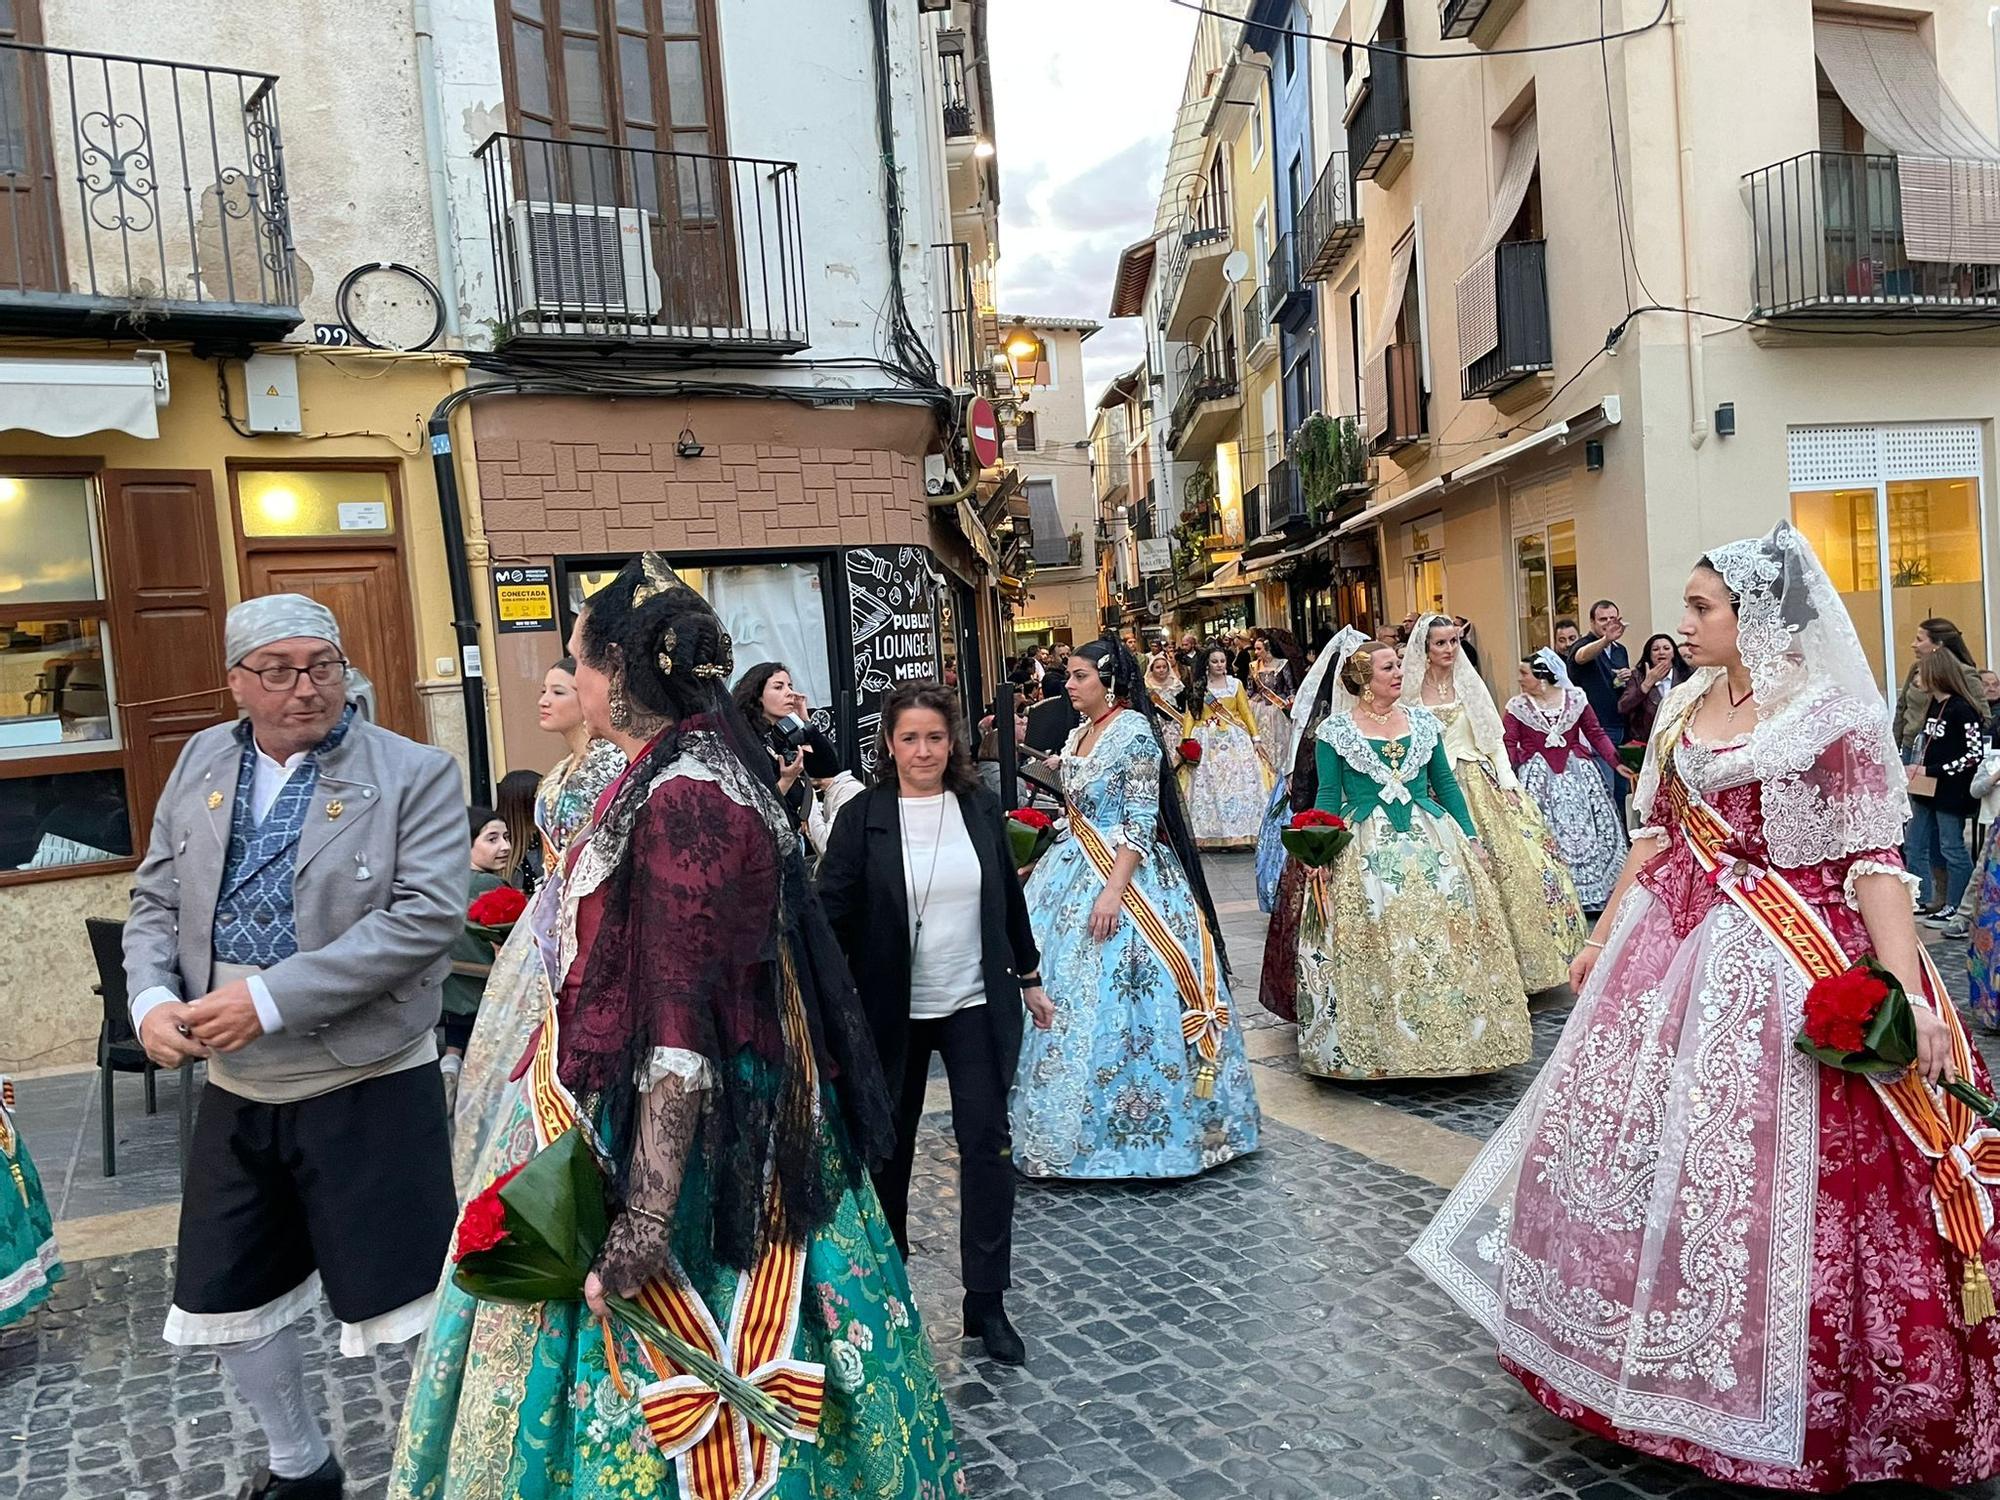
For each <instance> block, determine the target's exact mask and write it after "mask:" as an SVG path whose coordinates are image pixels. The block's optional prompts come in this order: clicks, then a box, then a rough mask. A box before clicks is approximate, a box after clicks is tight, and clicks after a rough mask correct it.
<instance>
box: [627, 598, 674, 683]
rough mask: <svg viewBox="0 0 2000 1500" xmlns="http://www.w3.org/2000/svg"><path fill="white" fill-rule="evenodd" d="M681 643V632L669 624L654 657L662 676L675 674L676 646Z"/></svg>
mask: <svg viewBox="0 0 2000 1500" xmlns="http://www.w3.org/2000/svg"><path fill="white" fill-rule="evenodd" d="M634 597H635V598H636V597H637V596H636V595H635V596H634ZM680 643H681V637H680V632H679V631H677V630H675V629H674V627H673V626H671V625H669V626H668V627H667V628H666V630H665V631H664V632H663V633H662V634H661V636H660V650H659V654H658V655H657V656H656V657H655V658H654V660H656V661H658V662H659V664H660V675H661V676H662V677H671V676H673V675H674V647H676V646H678V645H679V644H680Z"/></svg>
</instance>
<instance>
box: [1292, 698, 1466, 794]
mask: <svg viewBox="0 0 2000 1500" xmlns="http://www.w3.org/2000/svg"><path fill="white" fill-rule="evenodd" d="M1403 716H1404V717H1405V718H1406V719H1408V720H1409V721H1410V733H1409V741H1410V749H1409V753H1408V754H1407V755H1405V756H1404V757H1403V763H1402V765H1401V766H1400V767H1394V768H1392V767H1391V766H1390V765H1389V763H1388V762H1387V761H1386V760H1384V759H1383V758H1382V755H1381V752H1380V751H1378V750H1377V749H1376V748H1375V746H1376V745H1377V744H1378V743H1379V741H1375V740H1371V739H1369V738H1368V736H1367V735H1365V734H1363V733H1362V732H1361V726H1360V725H1359V724H1357V723H1355V722H1354V716H1353V715H1352V714H1333V715H1331V716H1329V717H1328V719H1327V721H1326V722H1325V723H1324V724H1322V725H1320V727H1319V738H1320V739H1321V740H1322V741H1323V742H1324V743H1326V744H1328V745H1330V746H1332V747H1333V750H1334V753H1335V754H1337V755H1338V756H1339V757H1340V758H1341V759H1342V760H1344V761H1346V762H1347V764H1348V765H1349V766H1351V767H1353V768H1354V770H1356V771H1357V772H1359V773H1360V774H1361V775H1363V776H1366V777H1367V778H1368V779H1369V780H1370V781H1373V782H1374V783H1375V784H1376V785H1378V786H1381V787H1384V788H1387V787H1389V786H1391V785H1396V786H1406V785H1408V784H1409V783H1410V782H1412V781H1414V780H1416V779H1417V777H1419V776H1421V775H1423V774H1424V770H1425V768H1426V767H1427V766H1429V765H1430V763H1431V752H1432V751H1433V750H1435V749H1436V748H1437V742H1438V737H1439V736H1440V735H1441V734H1443V733H1444V728H1443V726H1442V725H1440V724H1439V723H1438V719H1437V715H1436V714H1434V713H1432V712H1431V711H1430V710H1429V709H1427V708H1423V707H1417V708H1408V707H1406V708H1404V710H1403ZM1384 800H1385V801H1391V802H1393V801H1397V800H1400V799H1398V798H1396V797H1388V798H1385V799H1384Z"/></svg>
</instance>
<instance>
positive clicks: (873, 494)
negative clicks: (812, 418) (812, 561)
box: [475, 435, 930, 561]
mask: <svg viewBox="0 0 2000 1500" xmlns="http://www.w3.org/2000/svg"><path fill="white" fill-rule="evenodd" d="M475 452H476V456H477V459H478V463H479V491H480V499H481V504H482V506H483V508H484V513H485V519H486V535H487V539H488V541H489V543H490V544H491V547H492V551H493V556H494V558H495V559H496V560H502V561H504V560H506V559H508V558H517V557H541V556H551V555H553V556H561V555H564V554H575V553H591V552H633V551H638V550H640V549H642V548H647V547H655V548H659V549H661V550H663V551H668V552H671V551H676V550H679V551H710V550H715V549H721V548H735V547H742V548H768V547H813V546H836V545H839V546H858V545H860V544H862V543H869V542H875V543H904V542H908V543H916V544H919V545H922V544H927V543H928V542H929V540H930V518H929V512H928V508H927V507H926V505H925V502H924V493H923V471H922V465H921V463H920V461H919V460H918V459H917V458H916V457H914V456H913V455H911V454H907V453H899V452H893V451H887V450H884V449H880V448H875V449H856V448H823V447H822V448H813V447H800V446H793V445H789V444H777V443H720V444H712V445H710V446H709V449H708V452H707V453H705V454H704V455H703V456H702V457H700V458H682V457H680V456H679V455H678V454H676V453H675V452H674V444H673V442H671V441H666V442H650V441H642V440H636V439H629V438H628V439H625V440H622V441H621V440H618V439H613V438H608V437H599V438H598V439H597V440H595V441H590V442H565V441H555V440H549V439H531V438H511V437H499V436H493V437H488V436H484V435H480V436H478V437H477V441H476V448H475Z"/></svg>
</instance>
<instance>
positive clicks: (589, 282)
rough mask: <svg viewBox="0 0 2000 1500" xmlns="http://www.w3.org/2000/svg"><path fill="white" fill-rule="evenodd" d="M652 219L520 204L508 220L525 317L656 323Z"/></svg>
mask: <svg viewBox="0 0 2000 1500" xmlns="http://www.w3.org/2000/svg"><path fill="white" fill-rule="evenodd" d="M652 217H653V216H652V215H651V214H649V213H647V212H646V211H645V210H644V209H642V208H619V207H617V206H616V205H613V204H608V203H606V204H599V203H536V202H532V201H531V202H526V203H516V204H514V205H513V206H512V208H511V209H510V210H509V213H508V223H507V230H508V238H509V249H510V251H511V252H512V255H513V260H514V281H515V290H516V292H517V293H518V296H519V303H520V315H521V316H522V317H523V318H535V317H539V318H541V319H543V320H544V321H548V322H558V323H560V322H579V321H588V320H590V319H593V318H604V319H616V320H629V321H633V322H645V321H649V320H650V319H651V318H652V317H653V316H654V314H656V313H658V312H659V311H660V277H659V273H658V271H657V270H656V269H655V268H654V265H653V233H652Z"/></svg>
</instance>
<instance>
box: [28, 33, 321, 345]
mask: <svg viewBox="0 0 2000 1500" xmlns="http://www.w3.org/2000/svg"><path fill="white" fill-rule="evenodd" d="M277 88H278V80H277V79H276V78H275V77H273V76H272V75H271V74H268V73H256V72H249V71H245V70H243V69H239V68H217V67H203V66H197V65H195V64H191V63H174V62H160V61H156V60H153V59H150V58H142V57H124V56H119V55H117V54H114V53H107V52H80V51H77V50H75V49H73V48H67V47H43V46H34V45H30V44H28V43H25V42H0V331H4V332H8V333H95V334H97V335H99V336H102V335H103V334H105V333H109V332H112V331H114V330H116V331H117V332H119V333H120V334H121V335H122V336H124V337H148V338H160V337H186V338H232V339H245V340H249V339H275V338H281V337H283V335H284V334H286V333H288V332H289V331H290V330H291V329H293V328H294V327H296V326H297V325H298V323H299V320H300V319H299V309H298V301H299V291H298V278H297V270H296V262H295V259H294V256H293V249H292V230H291V218H290V213H289V210H288V207H287V204H288V200H289V190H288V187H287V184H286V180H285V154H284V145H283V140H282V136H281V132H280V130H279V125H278V94H277Z"/></svg>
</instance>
